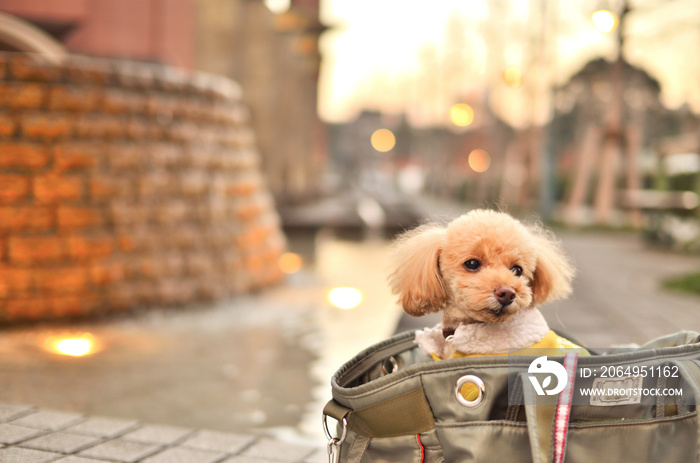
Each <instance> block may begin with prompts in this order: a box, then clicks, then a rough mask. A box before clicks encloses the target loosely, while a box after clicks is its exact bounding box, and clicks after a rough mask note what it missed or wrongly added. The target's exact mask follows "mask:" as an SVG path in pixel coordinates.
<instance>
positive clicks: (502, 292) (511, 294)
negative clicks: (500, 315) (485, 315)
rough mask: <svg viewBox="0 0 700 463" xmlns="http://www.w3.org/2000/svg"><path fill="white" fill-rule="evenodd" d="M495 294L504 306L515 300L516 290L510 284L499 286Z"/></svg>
mask: <svg viewBox="0 0 700 463" xmlns="http://www.w3.org/2000/svg"><path fill="white" fill-rule="evenodd" d="M493 294H494V295H495V296H496V299H497V300H498V302H500V303H501V304H503V305H504V306H506V305H509V304H510V303H512V302H513V300H515V291H514V290H513V288H510V287H508V286H499V287H498V288H496V290H495V291H494V292H493Z"/></svg>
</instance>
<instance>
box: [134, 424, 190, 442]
mask: <svg viewBox="0 0 700 463" xmlns="http://www.w3.org/2000/svg"><path fill="white" fill-rule="evenodd" d="M193 432H194V430H192V429H188V428H180V427H176V426H161V425H152V424H149V425H144V426H141V427H140V428H139V429H137V430H135V431H132V432H130V433H128V434H124V435H123V436H122V438H123V439H126V440H130V441H134V442H142V443H145V444H162V445H169V444H173V443H175V442H177V441H179V440H181V439H183V438H184V437H186V436H188V435H190V434H192V433H193Z"/></svg>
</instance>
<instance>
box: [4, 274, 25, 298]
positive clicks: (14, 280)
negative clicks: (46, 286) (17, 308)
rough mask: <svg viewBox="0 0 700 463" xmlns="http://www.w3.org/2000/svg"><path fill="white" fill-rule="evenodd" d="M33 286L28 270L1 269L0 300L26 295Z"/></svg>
mask: <svg viewBox="0 0 700 463" xmlns="http://www.w3.org/2000/svg"><path fill="white" fill-rule="evenodd" d="M30 284H31V272H30V270H28V269H23V268H14V267H0V298H7V297H10V296H13V295H19V294H23V293H26V292H27V291H28V290H29V287H30Z"/></svg>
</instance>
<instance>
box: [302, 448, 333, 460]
mask: <svg viewBox="0 0 700 463" xmlns="http://www.w3.org/2000/svg"><path fill="white" fill-rule="evenodd" d="M304 463H328V450H326V449H318V450H316V451H315V452H314V453H312V454H311V455H309V456H308V457H306V458H304Z"/></svg>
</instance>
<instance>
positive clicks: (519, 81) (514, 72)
mask: <svg viewBox="0 0 700 463" xmlns="http://www.w3.org/2000/svg"><path fill="white" fill-rule="evenodd" d="M503 82H505V83H506V85H507V86H509V87H512V88H520V87H522V86H523V71H522V70H521V69H520V68H519V67H517V66H508V67H507V68H505V70H504V71H503Z"/></svg>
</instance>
